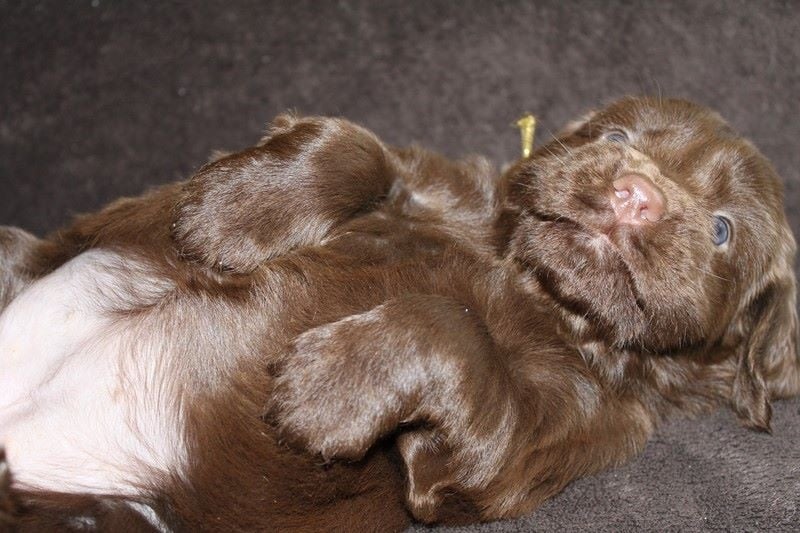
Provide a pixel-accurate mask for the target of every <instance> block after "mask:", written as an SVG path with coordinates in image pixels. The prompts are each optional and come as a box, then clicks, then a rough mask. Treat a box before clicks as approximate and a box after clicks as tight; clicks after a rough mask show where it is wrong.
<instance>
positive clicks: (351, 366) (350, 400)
mask: <svg viewBox="0 0 800 533" xmlns="http://www.w3.org/2000/svg"><path fill="white" fill-rule="evenodd" d="M361 319H362V317H359V316H356V317H350V318H346V319H344V320H341V321H339V322H336V323H333V324H328V325H325V326H321V327H318V328H315V329H313V330H310V331H308V332H306V333H304V334H303V335H301V336H300V337H298V338H297V339H296V341H295V342H294V345H293V346H292V349H291V351H290V353H289V354H288V355H287V357H286V360H285V362H284V366H283V367H282V372H281V374H280V375H279V376H278V377H277V378H276V379H275V381H274V388H273V391H272V397H271V405H270V409H269V414H270V416H271V418H272V419H273V420H274V421H275V423H276V424H277V426H278V428H279V431H280V435H281V437H282V438H283V439H285V440H286V441H288V442H290V443H292V444H295V445H299V446H300V447H303V448H305V449H308V450H310V451H313V452H317V453H320V454H322V456H323V457H324V458H325V459H332V458H339V459H349V460H358V459H360V458H362V457H363V456H364V454H365V453H366V452H367V450H368V449H369V448H370V446H371V445H372V444H373V443H374V442H375V440H377V439H378V438H379V437H380V435H381V434H382V433H383V432H385V431H386V430H387V429H388V428H389V427H390V426H391V425H392V424H393V423H395V421H394V420H393V419H394V418H395V417H394V416H393V415H392V413H391V410H392V408H391V406H393V405H394V406H396V405H398V404H399V403H400V402H399V401H394V400H393V397H394V395H393V392H392V390H391V387H388V386H387V387H383V386H381V384H380V383H379V381H380V380H381V379H383V378H385V377H386V376H383V375H381V371H380V370H379V369H378V368H370V367H371V365H370V360H369V352H370V350H369V348H370V345H369V343H370V342H377V339H375V338H374V336H372V337H371V336H367V335H364V333H365V331H364V327H363V326H364V324H363V323H359V320H361ZM365 356H366V357H365ZM373 363H376V361H373ZM375 366H376V367H377V366H378V365H375Z"/></svg>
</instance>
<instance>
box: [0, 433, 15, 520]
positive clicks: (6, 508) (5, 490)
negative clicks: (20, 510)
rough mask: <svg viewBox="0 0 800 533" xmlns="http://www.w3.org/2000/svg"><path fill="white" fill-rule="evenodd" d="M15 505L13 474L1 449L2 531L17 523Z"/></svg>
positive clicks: (0, 495)
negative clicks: (13, 498)
mask: <svg viewBox="0 0 800 533" xmlns="http://www.w3.org/2000/svg"><path fill="white" fill-rule="evenodd" d="M15 511H16V509H15V505H14V502H13V501H12V500H11V474H10V473H9V471H8V463H6V454H5V452H4V451H3V450H2V449H0V531H5V528H10V527H11V525H12V524H14V523H15V519H14V515H15Z"/></svg>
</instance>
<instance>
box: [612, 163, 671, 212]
mask: <svg viewBox="0 0 800 533" xmlns="http://www.w3.org/2000/svg"><path fill="white" fill-rule="evenodd" d="M609 198H610V199H611V206H612V207H613V209H614V213H615V214H616V215H617V220H619V221H620V222H622V223H623V224H644V223H647V222H656V221H657V220H659V219H660V218H661V217H662V216H663V215H664V209H665V206H664V195H663V194H661V191H660V190H659V189H658V187H656V186H655V184H653V182H652V181H650V180H649V179H647V178H646V177H645V176H642V175H641V174H625V175H624V176H622V177H621V178H618V179H616V180H614V190H613V191H612V192H611V194H610V195H609Z"/></svg>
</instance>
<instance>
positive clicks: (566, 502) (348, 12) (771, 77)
mask: <svg viewBox="0 0 800 533" xmlns="http://www.w3.org/2000/svg"><path fill="white" fill-rule="evenodd" d="M150 4H151V5H145V3H144V2H109V1H105V0H94V1H92V0H85V1H83V0H82V1H78V0H74V1H69V2H61V1H52V2H9V1H4V0H0V185H2V191H3V193H2V194H0V224H13V225H19V226H22V227H25V228H27V229H29V230H32V231H35V232H39V233H42V232H45V231H48V230H51V229H53V228H55V227H57V226H58V225H60V224H63V223H64V222H66V221H67V220H68V218H69V217H70V215H72V214H74V213H77V212H81V211H87V210H92V209H96V208H97V207H99V206H101V205H102V204H103V203H105V202H107V201H109V200H111V199H113V198H115V197H117V196H119V195H130V194H137V193H139V192H140V191H142V190H143V189H144V188H146V187H147V186H149V185H153V184H157V183H162V182H165V181H170V180H173V179H175V178H178V177H183V176H187V175H188V174H190V173H191V172H192V170H193V169H195V168H197V166H198V165H200V164H201V163H202V162H203V161H204V160H205V158H206V156H207V155H208V153H209V152H210V151H211V150H212V149H215V148H237V147H243V146H246V145H248V144H250V143H252V142H253V141H254V140H255V139H256V138H258V136H259V135H260V133H261V131H262V130H263V128H264V126H265V124H266V123H267V122H268V121H269V119H270V118H271V117H272V116H274V115H275V114H276V113H279V112H281V111H284V110H286V109H296V110H298V111H300V112H302V113H319V114H329V115H343V116H346V117H348V118H350V119H352V120H355V121H358V122H361V123H363V124H365V125H366V126H368V127H370V128H372V129H374V130H375V131H376V132H377V133H378V134H379V135H380V136H382V137H383V138H385V139H387V140H389V141H390V142H393V143H397V144H407V143H410V142H414V141H416V142H419V143H421V144H424V145H426V146H429V147H433V148H436V149H439V150H442V151H444V152H445V153H446V154H448V155H451V156H458V155H461V154H465V153H469V152H478V153H482V154H486V155H488V156H490V157H491V158H493V159H494V160H495V161H496V162H497V164H498V166H499V165H500V164H502V163H504V162H506V161H508V160H510V159H512V158H514V157H516V155H517V153H518V145H517V143H518V140H517V133H516V132H515V130H514V129H513V128H511V127H510V124H511V123H512V122H513V121H514V119H515V118H516V117H517V116H518V115H520V114H521V112H522V111H525V110H530V111H533V112H534V113H536V114H537V115H539V117H540V119H541V121H542V128H541V129H540V133H539V135H540V136H547V135H548V130H552V129H555V128H557V127H558V126H560V125H561V124H563V123H564V122H565V121H566V120H568V119H570V118H573V117H575V116H577V115H579V114H581V113H582V112H583V111H585V110H587V109H588V108H590V107H592V106H596V105H600V104H602V103H604V102H607V101H608V100H610V99H612V98H614V97H617V96H620V95H623V94H628V93H661V94H664V95H670V96H681V97H687V98H691V99H693V100H696V101H699V102H701V103H704V104H708V105H711V106H713V107H715V108H716V109H717V110H718V111H720V112H721V113H722V114H723V115H724V116H725V117H727V118H728V119H729V120H730V121H731V122H732V123H733V125H734V126H735V127H736V128H737V129H739V130H740V131H742V132H743V133H745V134H746V135H748V136H749V137H751V138H752V139H753V140H754V142H755V143H756V144H757V145H758V146H759V147H760V148H761V149H762V150H763V151H764V152H765V153H766V154H767V156H768V157H770V158H771V159H772V161H773V162H774V164H775V166H776V167H777V169H778V171H779V173H780V174H781V175H782V176H783V178H784V180H785V182H786V194H787V206H788V210H789V213H790V217H791V221H792V224H793V227H794V229H795V233H800V231H798V230H800V150H799V149H798V146H799V143H800V141H798V139H800V4H798V3H797V2H766V1H760V2H752V1H725V2H723V1H716V2H702V1H686V2H643V3H632V2H621V1H607V2H590V1H586V2H567V1H552V2H536V3H534V2H505V3H502V4H500V3H496V2H487V1H476V0H469V1H464V0H462V1H460V2H434V1H420V2H409V1H405V2H346V1H342V2H321V1H291V2H236V3H232V2H186V3H184V4H175V3H167V2H158V3H150ZM631 4H635V5H631ZM773 427H774V435H773V436H764V435H757V434H754V433H751V432H748V431H745V430H743V429H740V428H739V427H738V426H737V425H736V423H735V421H734V420H733V417H732V416H731V415H729V414H728V413H726V412H720V413H717V414H714V415H711V416H708V417H704V418H702V419H700V420H696V421H686V420H683V421H676V422H674V423H673V424H671V425H669V426H667V427H665V428H664V429H663V430H662V431H661V432H660V433H659V436H658V438H656V439H655V440H654V441H653V442H651V444H650V445H649V446H648V448H647V450H646V451H645V453H644V455H643V456H642V457H641V458H640V459H639V460H637V461H636V462H634V463H633V464H630V465H628V466H625V467H623V468H621V469H618V470H616V471H613V472H610V473H606V474H604V475H600V476H597V477H593V478H590V479H585V480H582V481H579V482H577V483H575V484H573V485H572V486H571V487H570V488H568V489H567V490H566V491H565V492H564V493H563V494H562V495H561V496H559V497H558V498H556V499H555V500H553V501H551V502H550V503H548V504H547V505H545V506H544V507H543V508H542V509H540V510H539V511H538V512H536V513H535V514H533V515H531V516H529V517H527V518H524V519H521V520H517V521H511V522H505V523H495V524H488V525H484V526H482V528H483V529H484V530H486V531H531V530H534V529H535V530H539V531H560V530H567V531H571V530H578V529H584V530H594V531H633V530H643V529H645V530H659V531H663V530H773V531H774V530H786V531H788V530H791V529H795V530H796V529H797V528H798V524H800V509H798V506H799V505H800V401H798V400H794V401H791V402H782V403H780V404H778V405H777V406H776V408H775V417H774V423H773ZM477 529H479V528H470V529H466V530H465V531H473V530H477Z"/></svg>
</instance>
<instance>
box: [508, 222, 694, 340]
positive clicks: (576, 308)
mask: <svg viewBox="0 0 800 533" xmlns="http://www.w3.org/2000/svg"><path fill="white" fill-rule="evenodd" d="M624 241H625V236H622V237H620V236H619V235H617V236H612V237H611V238H610V237H609V236H607V235H606V234H604V233H602V232H599V231H595V230H593V229H590V228H587V227H585V226H583V225H581V224H579V223H577V222H574V221H572V220H569V219H565V218H560V219H557V220H542V219H538V218H536V217H526V218H525V219H524V220H522V221H521V223H520V225H519V227H518V228H517V230H516V231H515V232H514V236H513V237H512V242H511V247H512V249H513V250H514V256H515V258H516V260H517V262H518V263H520V264H521V266H522V267H523V268H524V269H526V270H527V271H528V272H529V273H530V274H531V275H532V276H534V277H535V278H536V280H537V281H538V282H539V284H540V285H541V287H542V289H543V290H544V291H545V292H547V293H548V294H549V295H550V296H551V297H552V299H553V300H554V302H555V303H556V304H557V305H558V306H559V307H560V308H561V310H562V311H563V312H564V314H565V315H566V316H571V317H573V318H574V320H570V321H568V325H570V326H573V327H574V328H575V327H577V326H578V325H580V328H579V329H580V331H579V332H578V331H575V332H574V333H575V334H576V335H577V336H579V337H583V338H585V339H586V340H589V339H591V340H598V341H602V342H604V343H605V344H608V345H609V346H613V347H615V348H627V349H634V350H644V351H652V352H669V351H672V350H676V349H680V348H685V347H687V346H691V345H694V344H698V343H701V342H704V339H705V338H706V337H707V332H706V331H705V329H706V328H705V325H704V323H703V321H702V320H700V319H699V317H700V316H701V313H700V312H699V309H697V305H696V303H697V302H696V300H693V299H692V298H689V297H688V296H689V295H684V294H683V293H682V292H681V291H680V290H676V287H673V286H670V285H669V284H667V283H664V281H663V280H662V279H660V278H661V275H660V274H661V273H660V272H659V271H658V270H657V269H652V268H651V269H649V270H648V269H647V268H643V267H642V265H641V264H640V262H639V261H636V260H632V259H631V257H632V253H631V250H630V249H627V248H629V247H630V245H629V244H628V243H626V242H624ZM634 257H635V256H634ZM650 266H651V267H652V265H650Z"/></svg>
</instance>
